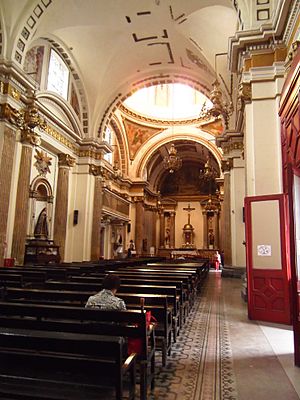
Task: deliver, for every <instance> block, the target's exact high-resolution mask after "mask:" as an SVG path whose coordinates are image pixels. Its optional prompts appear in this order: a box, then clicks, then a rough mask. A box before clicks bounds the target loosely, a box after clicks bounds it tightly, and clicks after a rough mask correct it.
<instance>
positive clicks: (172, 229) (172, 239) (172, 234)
mask: <svg viewBox="0 0 300 400" xmlns="http://www.w3.org/2000/svg"><path fill="white" fill-rule="evenodd" d="M175 215H176V213H175V212H170V217H171V218H170V247H171V249H174V248H175Z"/></svg>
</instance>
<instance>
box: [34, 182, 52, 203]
mask: <svg viewBox="0 0 300 400" xmlns="http://www.w3.org/2000/svg"><path fill="white" fill-rule="evenodd" d="M40 187H41V188H42V191H44V192H45V193H46V198H43V200H44V201H46V202H47V203H49V202H52V201H53V191H52V187H51V185H50V183H49V182H48V180H47V179H46V178H42V177H41V176H37V177H36V178H34V179H33V181H32V182H31V185H30V197H32V198H35V199H37V200H38V199H39V197H40V193H41V191H40Z"/></svg>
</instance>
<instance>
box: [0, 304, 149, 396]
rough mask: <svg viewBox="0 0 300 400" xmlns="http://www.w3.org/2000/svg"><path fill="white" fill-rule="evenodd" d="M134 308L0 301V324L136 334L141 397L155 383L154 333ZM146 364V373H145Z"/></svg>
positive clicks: (46, 328) (127, 336) (63, 330)
mask: <svg viewBox="0 0 300 400" xmlns="http://www.w3.org/2000/svg"><path fill="white" fill-rule="evenodd" d="M22 301H24V300H22ZM135 308H136V309H135V310H128V311H102V310H97V309H86V308H78V307H72V306H68V307H67V306H58V305H44V304H29V303H27V304H24V303H16V302H13V303H8V302H0V326H6V327H14V328H22V327H26V328H29V329H38V330H47V331H48V330H49V331H62V332H72V333H74V332H76V333H82V334H83V333H84V334H86V335H87V334H95V333H96V334H103V335H109V336H111V335H112V336H124V337H126V338H140V339H141V341H142V353H141V354H139V355H138V360H139V364H140V376H141V399H145V398H146V394H147V386H148V385H151V387H152V388H154V384H155V334H154V329H153V327H152V326H151V327H150V328H147V326H146V316H145V313H144V312H141V309H140V308H139V310H137V307H135ZM13 317H14V318H13ZM112 322H113V324H112ZM148 366H150V374H148V375H147V369H148Z"/></svg>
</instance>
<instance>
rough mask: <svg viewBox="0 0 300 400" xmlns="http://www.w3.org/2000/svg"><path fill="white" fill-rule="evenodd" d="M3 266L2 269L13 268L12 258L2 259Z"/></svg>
mask: <svg viewBox="0 0 300 400" xmlns="http://www.w3.org/2000/svg"><path fill="white" fill-rule="evenodd" d="M3 266H4V267H14V266H15V259H14V258H4V262H3Z"/></svg>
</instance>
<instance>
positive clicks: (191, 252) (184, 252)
mask: <svg viewBox="0 0 300 400" xmlns="http://www.w3.org/2000/svg"><path fill="white" fill-rule="evenodd" d="M181 257H183V258H194V257H198V250H197V249H186V248H183V249H175V250H172V251H171V258H175V259H176V258H181Z"/></svg>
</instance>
